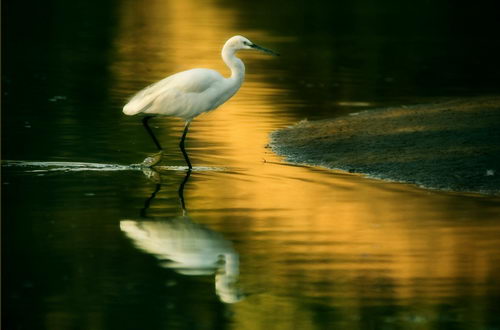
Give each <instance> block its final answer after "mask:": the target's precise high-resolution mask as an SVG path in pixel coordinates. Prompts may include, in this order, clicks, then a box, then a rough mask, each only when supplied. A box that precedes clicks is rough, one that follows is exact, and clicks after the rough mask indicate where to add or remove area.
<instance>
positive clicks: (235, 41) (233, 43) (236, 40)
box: [224, 36, 279, 56]
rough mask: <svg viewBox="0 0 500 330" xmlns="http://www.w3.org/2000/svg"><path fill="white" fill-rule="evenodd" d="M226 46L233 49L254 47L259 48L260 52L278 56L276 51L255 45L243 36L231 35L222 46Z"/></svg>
mask: <svg viewBox="0 0 500 330" xmlns="http://www.w3.org/2000/svg"><path fill="white" fill-rule="evenodd" d="M226 47H229V48H231V49H233V50H234V51H237V50H241V49H255V50H260V51H261V52H264V53H267V54H271V55H275V56H279V54H278V53H276V52H274V51H272V50H270V49H267V48H264V47H261V46H259V45H256V44H254V43H253V42H251V41H250V40H248V39H247V38H245V37H243V36H234V37H231V38H230V39H229V40H228V41H226V44H225V45H224V48H226Z"/></svg>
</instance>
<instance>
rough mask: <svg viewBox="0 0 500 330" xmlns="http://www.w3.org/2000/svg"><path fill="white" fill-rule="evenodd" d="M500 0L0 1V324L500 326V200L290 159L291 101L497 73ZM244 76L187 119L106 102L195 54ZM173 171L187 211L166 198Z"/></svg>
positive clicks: (321, 103)
mask: <svg viewBox="0 0 500 330" xmlns="http://www.w3.org/2000/svg"><path fill="white" fill-rule="evenodd" d="M496 16H497V15H496V11H495V10H494V8H489V7H488V6H480V5H479V4H478V5H477V6H474V7H468V8H467V7H460V6H458V5H456V4H453V3H452V2H451V1H450V2H446V1H440V2H420V3H414V4H402V3H400V2H396V1H385V2H384V3H378V4H376V5H375V3H374V4H370V3H368V2H363V1H354V2H349V3H346V4H340V3H339V4H335V3H329V2H324V3H323V2H314V1H309V2H298V1H297V2H290V1H286V2H285V1H279V2H272V3H270V2H269V1H252V2H250V1H248V2H247V1H160V0H154V1H148V2H135V1H76V2H66V1H48V2H43V3H36V2H32V3H26V2H14V1H10V2H4V3H3V10H2V159H3V166H2V329H333V328H340V329H499V328H500V318H499V316H498V315H499V313H498V304H499V300H500V282H499V280H498V279H499V278H500V268H499V266H498V265H500V256H499V254H498V251H499V250H500V238H499V237H500V217H499V214H500V203H499V202H500V200H499V199H498V198H490V197H483V196H472V195H458V194H451V193H441V192H439V193H438V192H431V191H426V190H421V189H417V188H414V187H410V186H406V185H400V184H393V183H386V182H379V181H374V180H368V179H363V178H361V177H358V176H353V175H347V174H343V173H336V172H330V171H326V170H321V169H318V168H308V167H296V166H286V165H285V164H282V163H281V160H280V159H279V158H277V157H276V156H275V155H273V154H272V153H271V152H270V151H269V149H268V148H266V144H267V143H268V135H269V133H270V132H271V131H273V130H275V129H277V128H280V127H284V126H286V125H290V124H292V123H294V122H296V121H299V120H302V119H304V118H309V119H321V118H331V117H334V116H337V115H341V114H345V113H348V112H350V111H358V110H359V109H365V108H374V107H383V106H389V105H394V104H413V103H419V102H426V101H429V100H434V99H436V98H449V97H460V96H471V95H487V94H494V93H498V91H499V90H500V88H499V87H500V86H499V83H498V76H499V75H500V64H499V61H498V58H500V42H499V41H500V40H499V37H498V33H497V31H498V30H499V29H498V25H499V23H498V20H497V19H496ZM235 34H242V35H245V36H246V37H248V38H250V39H251V40H253V41H254V42H256V43H258V44H262V45H263V46H266V47H269V48H272V49H275V50H277V51H279V52H280V53H281V54H282V56H281V57H280V58H271V57H266V56H264V55H261V54H253V53H242V54H241V58H242V59H243V60H244V61H245V64H246V66H247V76H246V82H245V84H244V86H243V88H242V89H241V90H240V92H239V93H238V94H237V95H236V96H235V98H234V99H232V100H231V101H230V102H228V103H227V104H226V105H224V106H223V107H221V109H220V110H218V111H216V112H214V113H211V114H208V115H204V116H201V117H200V118H198V119H196V121H195V122H194V123H193V125H192V129H191V131H190V133H189V135H188V141H187V146H188V150H189V153H190V155H191V159H192V161H193V163H194V166H195V170H194V171H193V173H192V174H191V176H190V177H189V178H188V179H189V180H187V178H186V172H185V168H184V167H183V166H184V163H183V161H182V155H181V154H180V152H179V151H178V149H177V144H178V138H179V136H180V133H181V130H182V122H180V121H178V120H175V119H168V118H166V119H154V123H153V126H155V128H154V129H155V132H156V133H157V136H158V137H159V138H160V140H161V141H162V144H163V145H164V148H165V149H166V150H167V156H166V158H165V159H164V161H163V162H162V165H163V168H162V170H161V171H160V173H151V172H148V171H142V170H141V169H139V168H137V167H135V166H130V164H136V163H139V162H141V161H142V160H143V159H144V158H145V157H146V156H147V155H149V154H150V153H152V152H154V145H153V143H152V142H151V141H150V140H149V138H148V136H147V135H146V133H145V132H144V131H143V128H142V126H141V124H140V121H139V119H138V118H130V117H126V116H124V115H123V114H122V113H121V108H122V106H123V104H124V103H125V102H126V100H127V98H128V97H130V95H132V94H133V93H134V92H135V91H137V90H139V89H141V88H143V87H144V86H146V85H147V84H149V83H151V82H153V81H156V80H158V79H161V78H163V77H164V76H166V75H168V74H171V73H173V72H177V71H180V70H184V69H189V68H192V67H198V66H200V67H211V68H214V69H217V70H219V71H221V72H223V73H225V74H227V69H226V68H225V67H224V64H223V63H222V61H221V60H220V58H219V50H220V48H221V46H222V44H223V43H224V41H225V40H226V39H227V38H228V37H230V36H232V35H235ZM183 183H184V184H185V186H184V190H183V195H182V196H183V197H184V200H183V201H184V204H185V209H186V210H185V211H184V212H183V209H182V204H181V200H180V198H179V188H180V187H181V185H182V184H183Z"/></svg>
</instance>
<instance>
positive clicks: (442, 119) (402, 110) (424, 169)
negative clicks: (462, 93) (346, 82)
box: [270, 96, 500, 195]
mask: <svg viewBox="0 0 500 330" xmlns="http://www.w3.org/2000/svg"><path fill="white" fill-rule="evenodd" d="M270 145H271V148H272V150H273V151H274V152H276V153H277V154H279V155H282V156H284V157H285V159H286V160H287V161H289V162H293V163H301V164H309V165H318V166H323V167H327V168H332V169H340V170H344V171H349V172H355V173H362V174H366V175H368V176H370V177H375V178H380V179H384V180H390V181H397V182H406V183H411V184H416V185H419V186H422V187H426V188H432V189H440V190H449V191H461V192H476V193H483V194H490V195H500V171H499V170H500V96H492V97H478V98H468V99H459V100H453V101H444V102H438V103H432V104H423V105H413V106H401V107H393V108H387V109H375V110H368V111H362V112H359V113H353V114H351V115H349V116H345V117H341V118H336V119H331V120H322V121H314V122H308V121H302V122H299V123H297V124H296V125H294V126H292V127H288V128H284V129H281V130H278V131H275V132H273V133H271V143H270Z"/></svg>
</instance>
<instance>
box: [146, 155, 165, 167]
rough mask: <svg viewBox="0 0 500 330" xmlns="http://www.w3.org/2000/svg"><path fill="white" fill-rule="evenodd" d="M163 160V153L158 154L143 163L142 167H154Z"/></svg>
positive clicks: (147, 158)
mask: <svg viewBox="0 0 500 330" xmlns="http://www.w3.org/2000/svg"><path fill="white" fill-rule="evenodd" d="M162 158H163V151H160V152H157V153H156V154H153V155H151V156H149V157H146V159H144V160H143V161H142V166H146V167H153V166H155V165H156V164H158V163H159V162H160V160H161V159H162Z"/></svg>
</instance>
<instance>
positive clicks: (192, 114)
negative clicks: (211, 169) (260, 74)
mask: <svg viewBox="0 0 500 330" xmlns="http://www.w3.org/2000/svg"><path fill="white" fill-rule="evenodd" d="M239 50H259V51H261V52H264V53H267V54H271V55H275V56H278V55H279V54H278V53H276V52H274V51H272V50H270V49H267V48H264V47H261V46H259V45H257V44H255V43H253V42H252V41H250V40H249V39H247V38H245V37H243V36H240V35H237V36H233V37H231V38H229V39H228V40H227V41H226V43H225V44H224V46H223V47H222V52H221V56H222V60H223V61H224V63H225V64H226V65H227V66H228V67H229V69H230V70H231V75H230V76H229V77H228V78H226V77H224V76H222V75H221V74H220V73H219V72H217V71H215V70H212V69H202V68H197V69H191V70H186V71H182V72H179V73H176V74H173V75H171V76H168V77H166V78H164V79H162V80H160V81H158V82H156V83H154V84H152V85H150V86H148V87H146V88H144V89H142V90H140V91H139V92H138V93H136V94H135V95H134V96H132V98H131V99H130V100H129V101H128V103H127V104H126V105H125V106H124V107H123V113H124V114H125V115H128V116H134V115H138V114H141V115H143V117H142V125H143V126H144V128H145V129H146V131H147V133H148V134H149V136H150V137H151V139H152V140H153V142H154V144H155V146H156V148H157V149H158V150H159V152H158V153H157V154H155V156H153V157H148V158H146V159H145V160H144V162H143V164H145V165H147V166H149V167H152V166H154V165H156V164H157V163H158V162H159V161H160V160H161V157H162V155H163V148H162V146H161V144H160V142H159V141H158V139H157V138H156V136H155V135H154V133H153V131H152V130H151V128H150V127H149V124H148V123H149V120H150V119H151V118H154V117H156V116H171V117H178V118H181V119H183V120H184V122H185V124H184V131H183V132H182V137H181V140H180V143H179V148H180V149H181V152H182V155H183V156H184V160H185V161H186V163H187V165H188V169H189V170H192V168H193V166H192V165H191V161H190V160H189V156H188V154H187V152H186V149H185V147H184V141H185V139H186V135H187V132H188V129H189V125H190V124H191V121H192V120H193V119H194V118H196V117H197V116H198V115H200V114H202V113H204V112H209V111H212V110H215V109H216V108H218V107H219V106H220V105H222V104H223V103H225V102H226V101H227V100H229V99H230V98H231V97H232V96H233V95H234V94H236V92H237V91H238V90H239V89H240V87H241V85H242V83H243V80H244V78H245V65H244V64H243V61H242V60H241V59H239V58H238V57H236V52H237V51H239Z"/></svg>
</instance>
